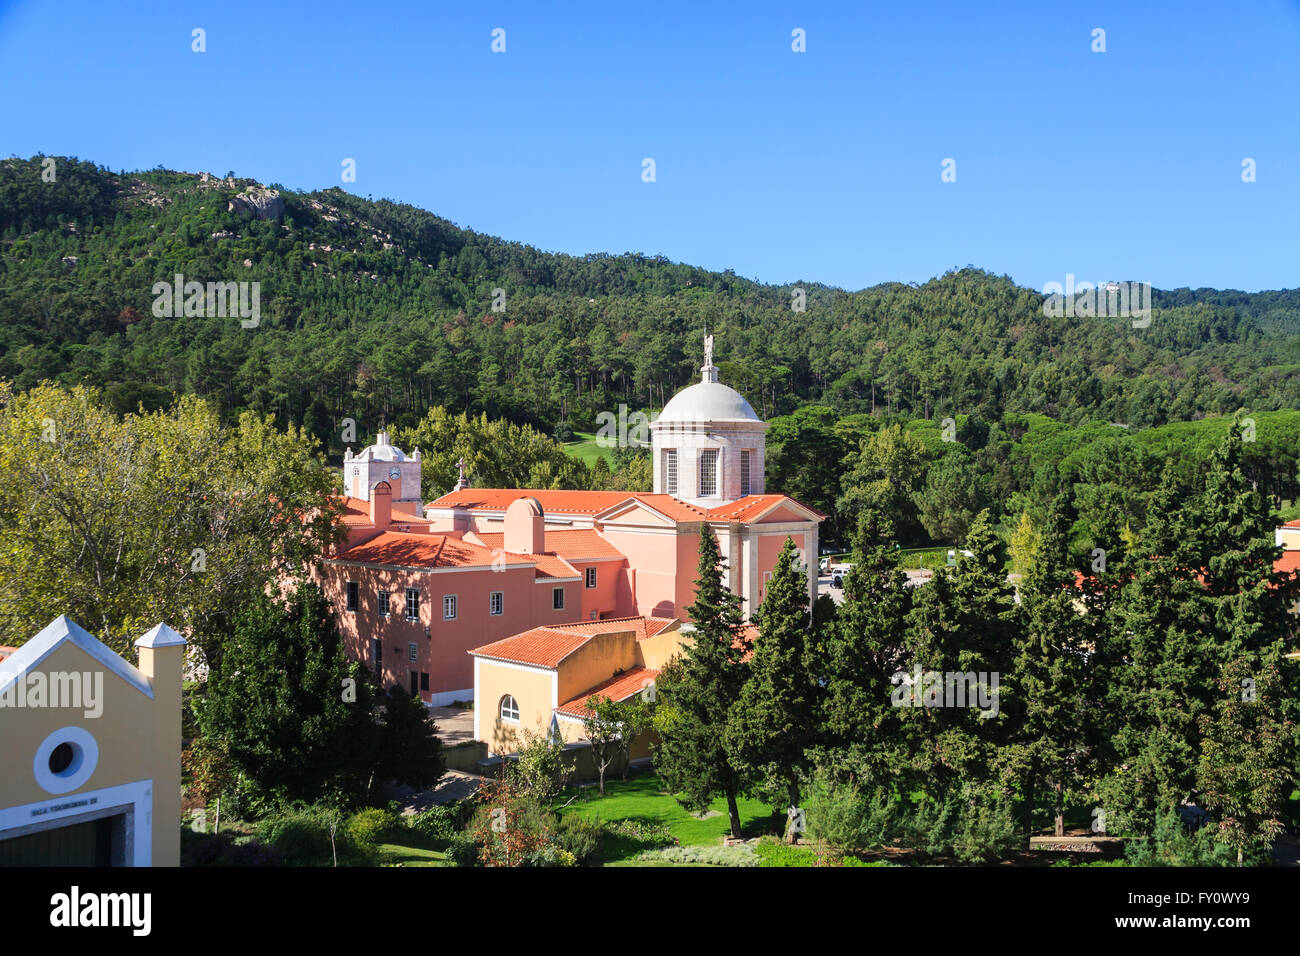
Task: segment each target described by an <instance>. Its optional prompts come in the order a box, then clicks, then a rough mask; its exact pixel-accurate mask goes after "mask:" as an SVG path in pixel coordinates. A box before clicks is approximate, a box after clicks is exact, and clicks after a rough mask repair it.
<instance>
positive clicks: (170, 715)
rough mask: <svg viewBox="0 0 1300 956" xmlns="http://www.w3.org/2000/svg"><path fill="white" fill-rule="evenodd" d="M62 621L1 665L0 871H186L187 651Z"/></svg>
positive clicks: (171, 639) (168, 638) (167, 633)
mask: <svg viewBox="0 0 1300 956" xmlns="http://www.w3.org/2000/svg"><path fill="white" fill-rule="evenodd" d="M135 646H136V647H137V648H138V649H139V664H138V666H137V667H133V666H131V664H129V663H127V661H125V660H123V659H122V658H121V657H119V656H118V655H117V654H115V653H113V651H112V650H110V649H109V648H108V646H107V645H105V644H103V643H102V642H101V641H99V640H97V639H96V638H94V637H92V636H91V635H90V634H88V633H86V631H85V630H83V629H82V628H81V627H79V626H78V625H77V624H76V623H74V622H73V621H70V620H69V619H68V618H66V617H59V618H56V619H55V620H54V621H52V622H51V623H50V624H49V626H48V627H46V628H45V629H44V630H42V631H41V632H40V633H39V634H37V635H36V636H35V637H33V638H32V639H31V640H29V641H28V642H27V643H26V644H24V645H23V646H22V647H20V648H18V649H17V650H15V651H13V652H12V653H9V654H8V655H7V656H6V657H4V659H3V660H0V866H178V865H180V825H181V820H180V816H181V802H180V788H181V767H180V753H181V670H182V667H183V664H184V658H185V639H184V638H182V637H181V636H180V635H179V634H177V633H176V632H175V631H173V630H172V629H171V628H170V627H168V626H167V625H165V624H159V625H158V626H157V627H155V628H154V629H153V630H151V631H149V633H147V634H145V635H144V636H143V637H141V638H140V639H139V640H137V641H136V642H135Z"/></svg>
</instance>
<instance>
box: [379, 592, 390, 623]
mask: <svg viewBox="0 0 1300 956" xmlns="http://www.w3.org/2000/svg"><path fill="white" fill-rule="evenodd" d="M388 599H389V593H388V592H387V591H380V592H379V613H380V614H382V615H383V616H384V617H388Z"/></svg>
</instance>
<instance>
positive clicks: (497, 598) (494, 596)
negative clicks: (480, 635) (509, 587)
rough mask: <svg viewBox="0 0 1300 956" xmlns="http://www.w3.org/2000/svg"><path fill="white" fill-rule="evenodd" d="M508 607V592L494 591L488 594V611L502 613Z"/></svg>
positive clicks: (493, 613)
mask: <svg viewBox="0 0 1300 956" xmlns="http://www.w3.org/2000/svg"><path fill="white" fill-rule="evenodd" d="M505 607H506V592H505V591H493V592H492V593H491V594H489V595H488V613H489V614H492V615H497V614H500V613H502V612H503V611H504V610H505Z"/></svg>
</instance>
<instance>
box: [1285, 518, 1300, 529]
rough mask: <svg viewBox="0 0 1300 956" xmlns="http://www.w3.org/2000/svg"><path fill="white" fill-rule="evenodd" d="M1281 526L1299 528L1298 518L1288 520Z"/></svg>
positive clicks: (1299, 520)
mask: <svg viewBox="0 0 1300 956" xmlns="http://www.w3.org/2000/svg"><path fill="white" fill-rule="evenodd" d="M1282 527H1284V528H1300V518H1296V519H1295V520H1294V521H1288V522H1287V523H1286V524H1284V525H1282Z"/></svg>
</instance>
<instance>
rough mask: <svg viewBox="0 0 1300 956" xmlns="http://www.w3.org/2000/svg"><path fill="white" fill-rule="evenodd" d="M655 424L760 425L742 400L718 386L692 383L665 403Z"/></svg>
mask: <svg viewBox="0 0 1300 956" xmlns="http://www.w3.org/2000/svg"><path fill="white" fill-rule="evenodd" d="M655 420H656V421H659V422H695V423H704V422H761V421H762V419H761V418H759V417H758V416H757V415H756V414H754V409H753V407H752V406H751V405H750V404H749V402H747V401H745V397H744V396H743V395H741V394H740V393H739V392H738V391H736V390H735V389H734V388H732V387H731V386H729V385H723V384H722V383H721V382H696V383H695V384H694V385H690V386H687V387H686V388H684V389H682V390H681V391H680V392H678V393H677V394H676V395H674V396H673V397H672V399H671V400H669V402H668V404H667V405H665V406H664V410H663V411H662V412H660V413H659V417H658V418H657V419H655Z"/></svg>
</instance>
